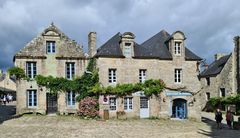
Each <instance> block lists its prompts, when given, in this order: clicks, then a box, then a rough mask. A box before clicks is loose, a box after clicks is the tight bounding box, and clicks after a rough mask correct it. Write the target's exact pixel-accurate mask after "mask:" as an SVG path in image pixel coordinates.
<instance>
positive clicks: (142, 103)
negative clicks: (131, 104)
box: [140, 97, 148, 109]
mask: <svg viewBox="0 0 240 138" xmlns="http://www.w3.org/2000/svg"><path fill="white" fill-rule="evenodd" d="M140 108H141V109H144V108H148V98H147V97H140Z"/></svg>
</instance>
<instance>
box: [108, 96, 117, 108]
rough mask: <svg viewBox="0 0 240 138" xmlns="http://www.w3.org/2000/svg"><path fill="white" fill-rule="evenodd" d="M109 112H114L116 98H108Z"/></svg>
mask: <svg viewBox="0 0 240 138" xmlns="http://www.w3.org/2000/svg"><path fill="white" fill-rule="evenodd" d="M109 105H110V110H116V98H109Z"/></svg>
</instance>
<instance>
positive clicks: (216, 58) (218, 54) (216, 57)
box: [214, 53, 225, 60]
mask: <svg viewBox="0 0 240 138" xmlns="http://www.w3.org/2000/svg"><path fill="white" fill-rule="evenodd" d="M223 56H225V54H223V53H217V54H215V55H214V57H215V60H219V59H220V58H221V57H223Z"/></svg>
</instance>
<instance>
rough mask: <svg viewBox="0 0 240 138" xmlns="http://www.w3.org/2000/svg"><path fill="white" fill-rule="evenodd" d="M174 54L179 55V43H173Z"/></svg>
mask: <svg viewBox="0 0 240 138" xmlns="http://www.w3.org/2000/svg"><path fill="white" fill-rule="evenodd" d="M174 53H175V54H176V55H180V54H181V42H175V47H174Z"/></svg>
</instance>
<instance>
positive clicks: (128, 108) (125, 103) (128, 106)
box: [123, 97, 133, 112]
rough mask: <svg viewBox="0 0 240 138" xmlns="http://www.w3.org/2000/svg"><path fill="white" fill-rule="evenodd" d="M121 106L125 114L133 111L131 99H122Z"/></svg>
mask: <svg viewBox="0 0 240 138" xmlns="http://www.w3.org/2000/svg"><path fill="white" fill-rule="evenodd" d="M130 101H131V103H130ZM123 106H124V111H127V112H129V111H133V97H124V99H123ZM125 107H126V108H125Z"/></svg>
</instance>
